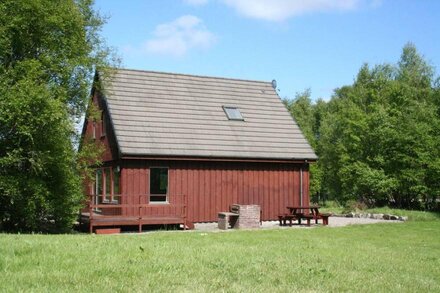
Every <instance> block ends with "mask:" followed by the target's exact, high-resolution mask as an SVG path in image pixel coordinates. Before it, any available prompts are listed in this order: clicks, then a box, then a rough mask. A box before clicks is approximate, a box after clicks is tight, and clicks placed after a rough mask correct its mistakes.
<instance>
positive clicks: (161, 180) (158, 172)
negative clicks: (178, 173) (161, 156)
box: [150, 168, 168, 201]
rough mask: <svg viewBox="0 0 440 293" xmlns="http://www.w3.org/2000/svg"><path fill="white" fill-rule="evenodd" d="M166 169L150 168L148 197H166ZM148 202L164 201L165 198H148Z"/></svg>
mask: <svg viewBox="0 0 440 293" xmlns="http://www.w3.org/2000/svg"><path fill="white" fill-rule="evenodd" d="M167 191H168V168H150V195H161V194H162V195H166V194H167ZM150 201H166V196H150Z"/></svg>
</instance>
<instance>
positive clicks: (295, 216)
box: [278, 206, 331, 226]
mask: <svg viewBox="0 0 440 293" xmlns="http://www.w3.org/2000/svg"><path fill="white" fill-rule="evenodd" d="M287 209H288V210H289V213H286V214H282V215H279V216H278V219H279V221H280V225H281V226H285V225H286V224H287V221H289V226H292V221H295V220H297V221H298V224H299V225H301V219H304V220H306V221H307V225H308V226H310V221H311V220H315V223H316V224H318V220H322V224H323V225H324V226H326V225H328V218H329V217H330V216H331V214H327V213H320V212H319V206H288V207H287Z"/></svg>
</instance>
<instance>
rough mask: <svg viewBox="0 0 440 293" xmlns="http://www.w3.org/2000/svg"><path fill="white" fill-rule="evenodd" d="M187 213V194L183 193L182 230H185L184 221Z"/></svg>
mask: <svg viewBox="0 0 440 293" xmlns="http://www.w3.org/2000/svg"><path fill="white" fill-rule="evenodd" d="M187 213H188V198H187V195H186V194H184V195H183V230H186V224H187V223H186V221H187V218H188V216H187Z"/></svg>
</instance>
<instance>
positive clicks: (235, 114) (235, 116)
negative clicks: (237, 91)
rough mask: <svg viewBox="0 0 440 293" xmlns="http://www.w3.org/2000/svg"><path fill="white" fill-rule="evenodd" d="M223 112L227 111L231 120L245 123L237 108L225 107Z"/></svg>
mask: <svg viewBox="0 0 440 293" xmlns="http://www.w3.org/2000/svg"><path fill="white" fill-rule="evenodd" d="M223 110H224V111H225V113H226V116H228V119H229V120H240V121H244V119H243V116H242V115H241V113H240V110H239V109H238V108H237V107H229V106H223Z"/></svg>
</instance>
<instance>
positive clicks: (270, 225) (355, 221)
mask: <svg viewBox="0 0 440 293" xmlns="http://www.w3.org/2000/svg"><path fill="white" fill-rule="evenodd" d="M304 222H305V221H304ZM328 222H329V225H328V227H343V226H348V225H363V224H376V223H390V224H391V223H404V222H402V221H397V220H375V219H366V218H344V217H330V218H329V219H328ZM319 223H321V221H319ZM317 226H322V225H321V224H319V225H314V224H312V225H311V226H310V227H308V226H306V225H300V226H299V225H293V226H292V227H289V226H285V227H280V224H279V222H278V221H266V222H263V224H262V227H261V228H262V229H311V228H313V227H317ZM194 230H196V231H225V230H219V229H218V226H217V223H199V224H195V229H194Z"/></svg>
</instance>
